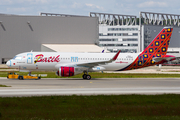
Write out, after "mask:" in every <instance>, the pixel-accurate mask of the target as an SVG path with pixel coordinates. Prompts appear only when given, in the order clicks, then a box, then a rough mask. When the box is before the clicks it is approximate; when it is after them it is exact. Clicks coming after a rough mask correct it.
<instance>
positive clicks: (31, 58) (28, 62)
mask: <svg viewBox="0 0 180 120" xmlns="http://www.w3.org/2000/svg"><path fill="white" fill-rule="evenodd" d="M32 63H33V54H32V53H28V54H27V64H32Z"/></svg>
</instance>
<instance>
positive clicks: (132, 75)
mask: <svg viewBox="0 0 180 120" xmlns="http://www.w3.org/2000/svg"><path fill="white" fill-rule="evenodd" d="M17 73H18V74H20V75H27V74H28V73H26V72H17ZM32 74H47V77H42V78H63V77H59V76H57V75H55V72H49V71H48V72H39V71H38V72H37V71H36V72H32ZM89 74H90V75H91V77H92V78H179V77H180V74H151V73H100V72H92V73H89ZM82 75H83V74H78V75H75V76H72V77H69V78H82ZM0 77H7V71H6V72H0Z"/></svg>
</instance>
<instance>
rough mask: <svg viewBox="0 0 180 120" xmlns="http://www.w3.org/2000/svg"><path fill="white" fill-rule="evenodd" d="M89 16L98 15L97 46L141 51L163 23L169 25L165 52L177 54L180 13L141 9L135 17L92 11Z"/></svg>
mask: <svg viewBox="0 0 180 120" xmlns="http://www.w3.org/2000/svg"><path fill="white" fill-rule="evenodd" d="M90 17H98V18H99V46H100V47H103V48H106V49H107V50H109V51H111V52H116V51H118V50H121V51H122V52H141V51H143V50H144V49H145V48H146V47H147V46H148V45H149V44H150V42H151V41H152V40H153V39H154V38H155V36H156V35H157V34H158V33H159V32H160V31H161V30H162V28H163V27H164V26H172V27H173V28H174V30H173V34H172V37H171V42H170V45H169V49H168V53H169V54H171V55H176V56H180V55H179V51H180V20H179V18H180V15H174V14H163V13H152V12H140V14H139V17H136V16H133V15H121V14H107V13H94V12H91V13H90Z"/></svg>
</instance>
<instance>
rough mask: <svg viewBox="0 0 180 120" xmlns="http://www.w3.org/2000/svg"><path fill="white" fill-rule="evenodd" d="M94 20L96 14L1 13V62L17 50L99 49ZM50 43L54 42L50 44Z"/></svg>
mask: <svg viewBox="0 0 180 120" xmlns="http://www.w3.org/2000/svg"><path fill="white" fill-rule="evenodd" d="M97 21H98V18H97V17H89V16H76V15H64V14H49V13H41V14H40V15H39V16H22V15H6V14H0V43H1V44H0V64H4V63H6V61H7V60H9V59H11V58H13V57H14V56H15V55H16V54H19V53H22V52H30V51H56V50H57V48H58V51H60V52H67V51H71V52H101V51H102V48H100V47H98V46H97V45H95V44H96V43H97V42H98V39H99V38H98V37H99V35H98V33H99V26H98V22H97ZM53 45H56V46H54V48H53ZM57 45H59V46H57ZM63 45H66V47H63ZM85 46H86V48H87V49H85V48H84V47H85ZM89 47H90V48H91V49H90V48H89Z"/></svg>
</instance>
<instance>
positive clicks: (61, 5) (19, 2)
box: [0, 0, 180, 17]
mask: <svg viewBox="0 0 180 120" xmlns="http://www.w3.org/2000/svg"><path fill="white" fill-rule="evenodd" d="M140 11H143V12H156V13H168V14H178V15H180V0H0V13H2V14H18V15H39V13H40V12H47V13H58V14H70V15H86V16H88V15H89V12H100V13H111V14H123V15H136V16H138V17H139V12H140Z"/></svg>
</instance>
